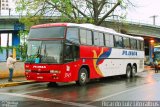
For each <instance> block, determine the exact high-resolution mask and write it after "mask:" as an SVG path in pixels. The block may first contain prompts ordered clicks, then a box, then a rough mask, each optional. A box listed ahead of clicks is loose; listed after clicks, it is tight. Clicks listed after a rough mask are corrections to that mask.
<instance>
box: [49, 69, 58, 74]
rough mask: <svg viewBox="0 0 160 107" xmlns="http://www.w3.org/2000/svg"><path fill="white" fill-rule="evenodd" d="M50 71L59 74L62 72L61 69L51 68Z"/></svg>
mask: <svg viewBox="0 0 160 107" xmlns="http://www.w3.org/2000/svg"><path fill="white" fill-rule="evenodd" d="M50 73H54V74H59V73H61V71H59V70H50Z"/></svg>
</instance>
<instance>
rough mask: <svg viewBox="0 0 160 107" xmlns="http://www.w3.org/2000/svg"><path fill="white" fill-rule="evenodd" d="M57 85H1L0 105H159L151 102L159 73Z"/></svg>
mask: <svg viewBox="0 0 160 107" xmlns="http://www.w3.org/2000/svg"><path fill="white" fill-rule="evenodd" d="M58 84H59V86H57V87H48V86H47V83H35V84H28V85H21V86H14V87H6V88H1V89H0V107H29V106H30V107H87V106H88V107H97V106H98V107H104V106H108V105H110V106H115V105H114V104H120V103H122V102H123V103H125V104H127V103H128V102H129V103H132V104H133V102H134V104H136V103H137V101H143V103H144V102H145V104H146V102H147V101H150V104H151V103H152V104H155V105H156V106H157V107H158V106H160V104H159V102H154V101H160V92H159V91H160V73H156V74H155V73H154V72H153V71H148V72H142V73H139V74H138V75H137V76H136V77H135V78H131V79H126V78H124V77H121V76H115V77H107V78H103V79H99V80H93V81H91V82H90V83H88V84H87V85H86V86H83V87H82V86H77V85H76V84H75V83H58ZM117 101H119V102H120V103H119V102H117ZM112 102H113V103H114V104H113V103H112ZM135 102H136V103H135ZM138 103H139V102H138ZM121 106H122V105H121Z"/></svg>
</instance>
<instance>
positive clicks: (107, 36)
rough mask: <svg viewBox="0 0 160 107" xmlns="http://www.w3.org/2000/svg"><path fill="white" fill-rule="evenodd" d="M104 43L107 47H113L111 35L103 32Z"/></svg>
mask: <svg viewBox="0 0 160 107" xmlns="http://www.w3.org/2000/svg"><path fill="white" fill-rule="evenodd" d="M105 44H106V46H108V47H113V46H114V42H113V35H111V34H105Z"/></svg>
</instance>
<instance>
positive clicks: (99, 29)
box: [31, 23, 144, 40]
mask: <svg viewBox="0 0 160 107" xmlns="http://www.w3.org/2000/svg"><path fill="white" fill-rule="evenodd" d="M54 26H66V27H67V26H68V27H69V26H70V27H72V26H73V27H82V28H87V29H91V30H97V31H101V32H106V33H110V34H113V35H119V36H123V37H129V38H134V39H139V40H144V39H143V38H142V37H135V36H130V35H126V34H122V33H118V32H116V31H115V30H113V29H110V28H106V27H102V26H96V25H93V24H89V23H84V24H76V23H47V24H40V25H35V26H32V27H31V28H32V29H34V28H46V27H54Z"/></svg>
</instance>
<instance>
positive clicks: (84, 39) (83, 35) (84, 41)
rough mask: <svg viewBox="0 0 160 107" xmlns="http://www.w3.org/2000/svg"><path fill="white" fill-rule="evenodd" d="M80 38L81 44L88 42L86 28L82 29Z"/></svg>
mask: <svg viewBox="0 0 160 107" xmlns="http://www.w3.org/2000/svg"><path fill="white" fill-rule="evenodd" d="M80 40H81V44H86V42H87V40H86V30H84V29H80Z"/></svg>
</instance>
